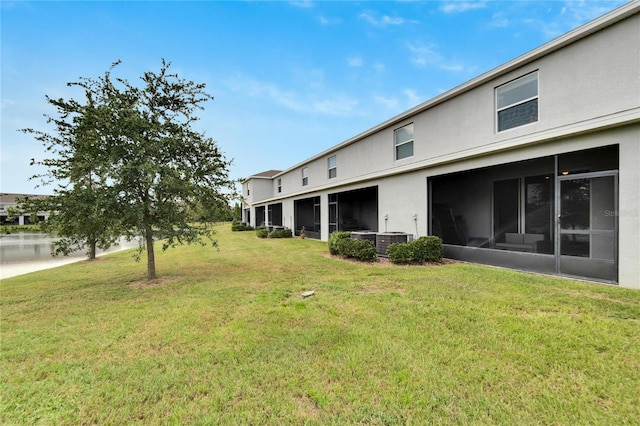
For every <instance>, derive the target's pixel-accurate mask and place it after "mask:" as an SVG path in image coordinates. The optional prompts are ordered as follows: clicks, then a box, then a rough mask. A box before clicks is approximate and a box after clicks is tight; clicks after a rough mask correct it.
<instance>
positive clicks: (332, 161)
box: [329, 156, 336, 169]
mask: <svg viewBox="0 0 640 426" xmlns="http://www.w3.org/2000/svg"><path fill="white" fill-rule="evenodd" d="M335 166H336V157H335V156H333V157H329V168H330V169H332V168H334V167H335Z"/></svg>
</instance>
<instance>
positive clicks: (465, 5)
mask: <svg viewBox="0 0 640 426" xmlns="http://www.w3.org/2000/svg"><path fill="white" fill-rule="evenodd" d="M486 6H487V2H484V1H473V2H470V1H451V2H447V3H445V4H443V5H442V6H440V10H441V11H442V12H444V13H461V12H466V11H468V10H474V9H482V8H484V7H486Z"/></svg>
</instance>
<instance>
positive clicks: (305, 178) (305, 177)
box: [302, 167, 309, 186]
mask: <svg viewBox="0 0 640 426" xmlns="http://www.w3.org/2000/svg"><path fill="white" fill-rule="evenodd" d="M307 185H309V168H308V167H303V168H302V186H307Z"/></svg>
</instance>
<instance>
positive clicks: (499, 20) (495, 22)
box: [490, 12, 511, 28]
mask: <svg viewBox="0 0 640 426" xmlns="http://www.w3.org/2000/svg"><path fill="white" fill-rule="evenodd" d="M510 23H511V22H510V21H509V19H507V18H506V17H505V14H504V13H503V12H497V13H494V14H493V16H492V17H491V23H490V26H491V27H495V28H505V27H508V26H509V24H510Z"/></svg>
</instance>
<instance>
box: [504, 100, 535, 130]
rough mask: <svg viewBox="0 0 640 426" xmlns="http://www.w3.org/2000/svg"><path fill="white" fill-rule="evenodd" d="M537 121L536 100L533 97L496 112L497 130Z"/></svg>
mask: <svg viewBox="0 0 640 426" xmlns="http://www.w3.org/2000/svg"><path fill="white" fill-rule="evenodd" d="M536 121H538V100H537V99H533V100H531V101H529V102H525V103H523V104H520V105H516V106H514V107H512V108H507V109H505V110H502V111H499V112H498V131H502V130H507V129H511V128H513V127H518V126H522V125H525V124H529V123H535V122H536Z"/></svg>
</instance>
